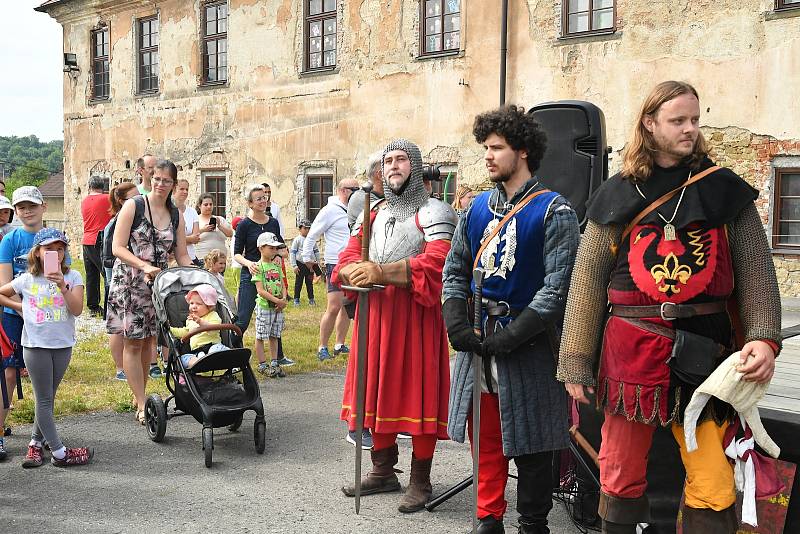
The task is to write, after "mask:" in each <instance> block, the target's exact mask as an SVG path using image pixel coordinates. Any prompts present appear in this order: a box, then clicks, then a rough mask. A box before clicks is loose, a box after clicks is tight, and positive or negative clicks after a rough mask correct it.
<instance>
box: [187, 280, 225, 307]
mask: <svg viewBox="0 0 800 534" xmlns="http://www.w3.org/2000/svg"><path fill="white" fill-rule="evenodd" d="M192 293H197V294H198V295H199V296H200V300H202V301H203V304H205V305H206V306H216V305H217V290H216V289H214V287H213V286H211V285H210V284H200V285H199V286H196V287H194V288H192V290H191V291H189V292H188V293H186V302H189V299H190V298H191V296H192Z"/></svg>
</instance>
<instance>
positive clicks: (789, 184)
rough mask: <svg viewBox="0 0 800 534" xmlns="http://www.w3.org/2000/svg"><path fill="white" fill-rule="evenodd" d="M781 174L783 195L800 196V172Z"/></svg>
mask: <svg viewBox="0 0 800 534" xmlns="http://www.w3.org/2000/svg"><path fill="white" fill-rule="evenodd" d="M798 1H800V0H798ZM780 176H781V178H780V179H781V196H800V173H781V175H780Z"/></svg>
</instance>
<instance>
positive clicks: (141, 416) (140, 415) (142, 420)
mask: <svg viewBox="0 0 800 534" xmlns="http://www.w3.org/2000/svg"><path fill="white" fill-rule="evenodd" d="M136 420H137V421H138V422H139V424H140V425H144V424H145V422H146V419H145V416H144V410H139V411H137V412H136Z"/></svg>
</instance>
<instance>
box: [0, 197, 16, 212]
mask: <svg viewBox="0 0 800 534" xmlns="http://www.w3.org/2000/svg"><path fill="white" fill-rule="evenodd" d="M13 209H14V206H12V205H11V201H10V200H8V197H4V196H2V195H0V210H13Z"/></svg>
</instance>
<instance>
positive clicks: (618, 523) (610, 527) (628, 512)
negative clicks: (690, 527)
mask: <svg viewBox="0 0 800 534" xmlns="http://www.w3.org/2000/svg"><path fill="white" fill-rule="evenodd" d="M597 515H599V516H600V517H601V518H602V519H603V530H602V532H603V534H636V525H637V524H639V523H649V522H650V503H649V502H648V500H647V496H645V495H642V496H641V497H637V498H635V499H623V498H621V497H614V496H612V495H608V494H607V493H603V492H602V491H601V492H600V504H599V505H598V507H597ZM686 534H689V533H688V532H687V533H686Z"/></svg>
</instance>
